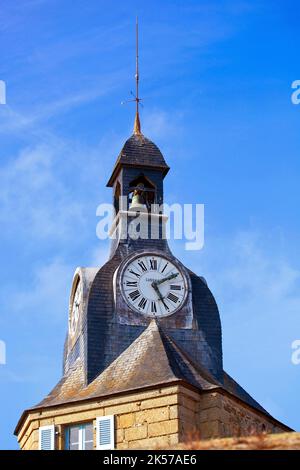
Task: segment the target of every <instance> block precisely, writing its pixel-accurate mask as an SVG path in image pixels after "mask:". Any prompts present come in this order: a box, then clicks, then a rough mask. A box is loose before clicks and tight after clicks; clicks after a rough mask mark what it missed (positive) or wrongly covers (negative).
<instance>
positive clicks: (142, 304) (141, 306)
mask: <svg viewBox="0 0 300 470" xmlns="http://www.w3.org/2000/svg"><path fill="white" fill-rule="evenodd" d="M146 305H147V300H146V299H145V298H144V297H143V298H142V299H141V300H140V301H139V303H138V306H139V307H140V308H142V309H144V308H145V307H146Z"/></svg>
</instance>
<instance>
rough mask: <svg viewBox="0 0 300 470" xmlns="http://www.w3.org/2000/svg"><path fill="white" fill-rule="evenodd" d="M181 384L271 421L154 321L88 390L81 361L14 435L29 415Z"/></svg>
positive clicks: (239, 389)
mask: <svg viewBox="0 0 300 470" xmlns="http://www.w3.org/2000/svg"><path fill="white" fill-rule="evenodd" d="M180 383H182V384H184V383H185V384H187V383H188V384H190V385H192V386H194V387H195V388H197V389H198V390H200V391H203V392H205V391H210V390H211V391H214V390H220V391H221V390H223V391H226V392H228V393H229V394H231V395H233V396H235V397H236V398H238V399H240V400H242V401H243V402H244V403H246V404H248V405H250V406H251V407H254V408H256V409H257V410H258V411H260V412H262V413H264V414H265V415H267V416H269V417H270V418H272V417H271V416H270V415H269V413H268V412H267V411H266V410H265V409H264V408H262V407H261V406H260V405H259V404H258V403H257V402H256V401H255V400H254V399H253V398H252V397H251V396H250V395H249V394H248V393H247V392H245V390H244V389H243V388H242V387H241V386H240V385H238V384H237V383H236V382H235V381H234V380H233V379H232V378H231V377H230V376H229V375H227V374H226V373H224V383H220V382H218V381H217V380H216V379H215V378H214V377H213V376H212V375H211V374H210V373H209V372H208V371H207V370H206V369H204V368H202V367H201V365H199V364H195V363H193V361H192V360H191V359H190V357H189V356H188V355H187V354H186V353H185V352H184V351H183V350H182V349H181V348H179V346H178V345H177V344H176V343H175V341H174V340H172V339H171V338H170V337H169V336H168V335H167V334H166V333H165V332H164V331H163V329H162V328H161V327H160V326H159V325H158V324H157V323H156V321H155V320H152V321H151V323H150V324H149V326H148V327H147V329H146V330H145V331H144V332H143V333H142V334H141V335H140V336H139V337H138V338H137V339H136V340H135V341H134V342H133V343H132V344H131V345H130V346H129V347H128V348H127V349H126V350H125V351H124V352H123V353H122V354H121V355H120V356H119V357H118V358H117V359H116V360H115V361H114V362H113V363H112V364H111V365H110V366H109V367H107V368H106V369H105V370H104V371H103V372H102V373H101V374H99V376H98V377H96V379H95V380H93V381H92V382H91V383H90V384H89V385H87V386H85V384H84V371H83V367H82V364H81V361H80V359H78V360H77V361H76V362H75V364H74V365H73V367H72V369H71V370H69V372H68V374H67V375H66V376H64V377H63V378H62V379H61V380H60V381H59V382H58V384H57V385H56V386H55V387H54V389H53V390H52V391H51V392H50V393H49V395H48V396H47V397H46V398H45V399H44V400H42V401H41V402H40V403H39V404H38V405H36V406H35V407H33V408H31V409H29V410H25V411H24V413H23V414H22V416H21V418H20V420H19V423H18V425H17V427H16V430H15V434H16V433H17V432H18V429H19V427H20V425H21V423H22V422H23V419H24V418H25V416H26V415H27V413H28V412H29V411H34V410H37V409H42V408H47V407H50V406H57V405H63V404H67V403H72V402H76V403H78V402H79V401H81V400H82V401H86V400H90V399H93V398H101V397H103V398H104V397H107V396H111V395H115V394H118V393H122V392H127V393H129V392H136V391H138V390H142V389H145V388H152V387H154V386H163V385H168V384H169V385H171V384H180ZM273 419H274V418H273ZM275 421H277V420H275ZM287 429H288V428H287Z"/></svg>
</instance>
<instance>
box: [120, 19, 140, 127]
mask: <svg viewBox="0 0 300 470" xmlns="http://www.w3.org/2000/svg"><path fill="white" fill-rule="evenodd" d="M135 31H136V64H135V94H134V93H133V92H132V91H131V92H130V93H131V94H132V96H133V97H134V99H133V100H128V101H122V102H121V104H125V103H130V102H134V101H135V103H136V111H135V119H134V128H133V133H134V134H135V135H141V123H140V115H139V105H140V103H141V98H140V97H139V78H140V76H139V24H138V17H136V26H135ZM141 106H142V103H141Z"/></svg>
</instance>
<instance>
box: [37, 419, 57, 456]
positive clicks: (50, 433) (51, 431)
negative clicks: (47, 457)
mask: <svg viewBox="0 0 300 470" xmlns="http://www.w3.org/2000/svg"><path fill="white" fill-rule="evenodd" d="M54 439H55V427H54V424H51V425H50V426H41V427H40V428H39V450H54Z"/></svg>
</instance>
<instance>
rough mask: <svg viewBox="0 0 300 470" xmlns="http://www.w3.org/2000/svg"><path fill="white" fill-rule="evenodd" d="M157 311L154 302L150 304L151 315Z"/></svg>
mask: <svg viewBox="0 0 300 470" xmlns="http://www.w3.org/2000/svg"><path fill="white" fill-rule="evenodd" d="M156 312H157V310H156V303H155V302H153V301H152V302H151V313H156Z"/></svg>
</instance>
